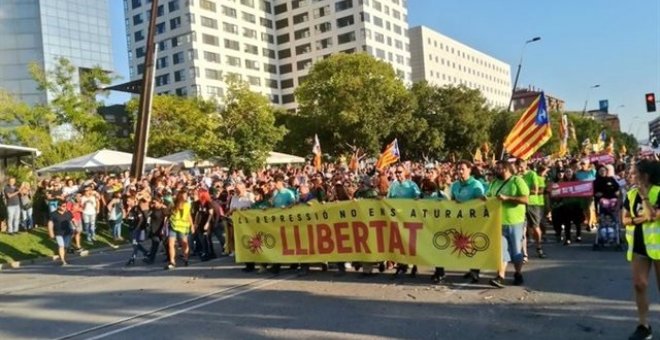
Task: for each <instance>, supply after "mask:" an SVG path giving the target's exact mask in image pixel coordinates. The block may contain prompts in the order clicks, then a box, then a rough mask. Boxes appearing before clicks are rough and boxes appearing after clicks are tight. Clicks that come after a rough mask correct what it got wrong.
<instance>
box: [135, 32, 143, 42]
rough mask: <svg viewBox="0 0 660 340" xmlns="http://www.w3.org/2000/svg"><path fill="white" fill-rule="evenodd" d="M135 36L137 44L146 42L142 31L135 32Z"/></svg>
mask: <svg viewBox="0 0 660 340" xmlns="http://www.w3.org/2000/svg"><path fill="white" fill-rule="evenodd" d="M134 36H135V42H138V41H142V40H144V34H142V30H139V31H137V32H135V34H134Z"/></svg>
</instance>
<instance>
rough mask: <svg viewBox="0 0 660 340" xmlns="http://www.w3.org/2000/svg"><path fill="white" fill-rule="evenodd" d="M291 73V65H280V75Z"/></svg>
mask: <svg viewBox="0 0 660 340" xmlns="http://www.w3.org/2000/svg"><path fill="white" fill-rule="evenodd" d="M291 72H293V66H292V64H284V65H280V74H286V73H291Z"/></svg>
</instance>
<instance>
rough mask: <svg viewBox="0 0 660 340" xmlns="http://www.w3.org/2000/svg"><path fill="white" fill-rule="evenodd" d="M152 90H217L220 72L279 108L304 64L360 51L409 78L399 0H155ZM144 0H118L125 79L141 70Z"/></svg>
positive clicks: (288, 102) (289, 103)
mask: <svg viewBox="0 0 660 340" xmlns="http://www.w3.org/2000/svg"><path fill="white" fill-rule="evenodd" d="M161 2H162V4H159V7H158V13H157V15H158V19H157V30H156V34H157V35H156V42H157V45H158V49H157V62H156V65H157V70H156V84H155V85H156V87H155V91H156V93H171V94H178V95H199V96H202V97H205V98H213V97H217V98H222V96H223V95H224V93H225V91H226V84H225V83H224V81H223V79H224V76H226V75H229V74H234V75H237V76H239V77H240V78H241V79H243V80H245V81H247V82H248V83H249V84H250V86H251V89H252V90H254V91H257V92H260V93H263V94H265V95H267V96H269V97H270V99H271V101H272V102H273V103H275V104H279V105H283V106H284V107H285V108H289V109H292V108H294V107H295V102H294V95H293V92H294V89H295V87H296V86H298V85H299V84H300V82H301V81H302V80H303V79H304V77H305V76H306V75H307V73H308V72H309V68H310V66H311V65H312V64H313V63H314V62H316V61H318V60H322V59H323V58H326V57H328V56H329V55H331V54H333V53H338V52H347V53H353V52H359V51H364V52H367V53H369V54H371V55H373V56H375V57H377V58H379V59H382V60H385V61H387V62H389V63H390V64H392V66H393V68H394V70H395V71H396V73H397V74H398V75H399V76H400V77H401V78H402V79H403V80H406V81H410V79H411V68H410V58H409V38H408V24H407V3H406V0H380V1H377V0H338V1H335V0H293V1H291V0H271V1H264V0H169V1H166V0H161ZM150 3H151V0H125V1H124V8H125V14H126V19H127V20H126V21H127V30H126V31H127V40H128V47H129V63H130V74H131V79H137V78H139V77H141V75H142V72H143V71H144V69H143V68H144V66H143V65H144V55H145V43H146V35H147V26H148V21H149V17H150V6H149V4H150Z"/></svg>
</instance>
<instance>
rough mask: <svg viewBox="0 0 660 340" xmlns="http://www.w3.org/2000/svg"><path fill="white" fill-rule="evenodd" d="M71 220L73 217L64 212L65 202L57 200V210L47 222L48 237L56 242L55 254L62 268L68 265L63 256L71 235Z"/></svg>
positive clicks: (68, 212) (66, 211)
mask: <svg viewBox="0 0 660 340" xmlns="http://www.w3.org/2000/svg"><path fill="white" fill-rule="evenodd" d="M72 220H73V215H72V214H71V212H70V211H68V210H66V202H65V201H64V200H59V201H58V202H57V209H56V210H55V211H54V212H53V213H52V214H51V215H50V218H49V220H48V236H50V238H51V239H55V241H56V242H57V252H58V254H59V256H60V261H61V263H62V265H63V266H66V265H67V264H68V263H67V262H66V257H65V256H66V249H67V248H68V247H69V244H70V243H71V234H72V233H73V226H72Z"/></svg>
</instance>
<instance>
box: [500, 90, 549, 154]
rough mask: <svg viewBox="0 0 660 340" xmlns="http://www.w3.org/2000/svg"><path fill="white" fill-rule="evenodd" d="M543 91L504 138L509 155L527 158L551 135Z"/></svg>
mask: <svg viewBox="0 0 660 340" xmlns="http://www.w3.org/2000/svg"><path fill="white" fill-rule="evenodd" d="M546 107H547V104H546V102H545V95H544V94H543V92H541V94H540V95H539V96H538V98H536V99H535V100H534V102H532V105H530V106H529V107H528V108H527V110H525V112H524V113H523V115H522V116H521V117H520V120H518V122H517V123H516V125H514V126H513V129H512V130H511V132H510V133H509V135H508V136H507V137H506V139H505V140H504V148H505V149H506V151H507V152H508V153H509V155H511V156H514V157H516V158H521V159H529V157H531V156H532V155H533V154H534V153H535V152H536V150H538V149H539V148H540V147H541V146H543V144H545V143H546V142H547V141H548V140H550V137H552V129H550V117H549V116H548V110H547V108H546Z"/></svg>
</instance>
